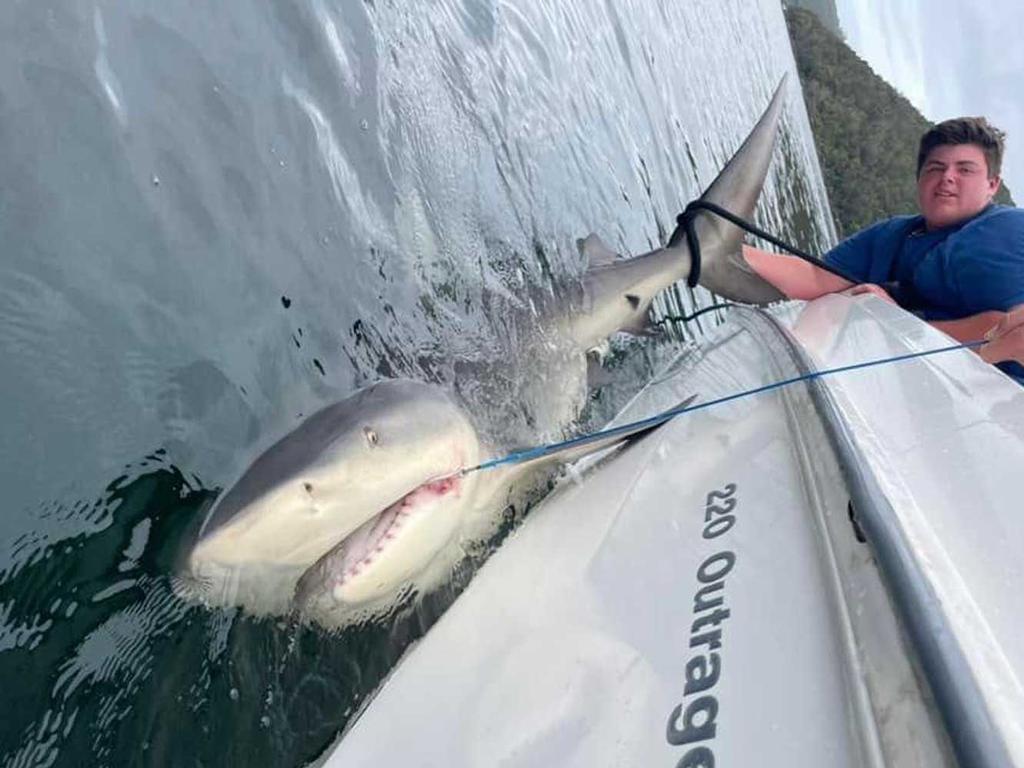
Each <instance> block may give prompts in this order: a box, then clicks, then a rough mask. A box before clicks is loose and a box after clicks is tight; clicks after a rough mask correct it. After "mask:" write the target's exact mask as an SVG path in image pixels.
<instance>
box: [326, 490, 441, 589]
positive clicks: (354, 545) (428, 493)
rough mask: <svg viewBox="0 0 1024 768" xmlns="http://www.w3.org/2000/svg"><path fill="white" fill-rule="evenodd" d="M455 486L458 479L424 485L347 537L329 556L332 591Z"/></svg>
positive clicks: (362, 569)
mask: <svg viewBox="0 0 1024 768" xmlns="http://www.w3.org/2000/svg"><path fill="white" fill-rule="evenodd" d="M458 485H459V480H458V478H457V477H455V476H452V477H445V478H441V479H440V480H434V481H432V482H429V483H425V484H424V485H421V486H419V487H418V488H416V489H415V490H413V491H411V492H410V493H408V494H406V495H405V496H403V497H402V498H401V499H399V500H398V501H397V502H395V503H394V504H392V505H391V506H390V507H388V508H387V509H385V510H384V511H383V512H381V513H380V514H379V515H377V516H376V517H373V518H371V519H370V520H367V521H366V522H365V523H363V525H361V526H360V527H359V528H358V529H356V530H355V531H353V532H352V533H351V534H350V535H349V536H347V537H346V538H345V540H344V541H343V542H342V543H341V544H340V545H339V547H338V549H337V550H335V552H334V553H333V555H332V557H331V559H332V560H334V562H333V563H331V565H332V566H340V567H335V568H332V570H334V571H335V573H337V574H339V575H338V576H337V577H336V580H335V584H334V586H335V589H337V588H339V587H341V586H343V585H344V584H345V583H346V582H347V581H349V580H350V579H352V578H354V577H356V576H358V575H359V574H360V573H362V572H363V571H364V570H365V569H366V568H368V567H369V566H370V565H372V564H373V562H374V561H375V560H376V559H377V557H378V556H379V555H380V554H381V553H382V552H383V551H384V550H385V549H387V547H388V544H389V543H390V542H391V541H392V540H393V539H395V538H396V537H397V536H398V534H399V533H400V532H401V529H402V527H403V526H404V525H405V523H406V522H408V520H409V519H410V518H411V517H412V516H414V515H415V514H416V513H417V512H418V511H419V508H420V507H421V506H422V505H423V504H424V503H425V502H428V501H431V500H434V499H436V498H438V497H440V496H444V495H445V494H447V493H449V492H451V491H453V490H455V489H456V488H457V487H458ZM339 560H340V562H339Z"/></svg>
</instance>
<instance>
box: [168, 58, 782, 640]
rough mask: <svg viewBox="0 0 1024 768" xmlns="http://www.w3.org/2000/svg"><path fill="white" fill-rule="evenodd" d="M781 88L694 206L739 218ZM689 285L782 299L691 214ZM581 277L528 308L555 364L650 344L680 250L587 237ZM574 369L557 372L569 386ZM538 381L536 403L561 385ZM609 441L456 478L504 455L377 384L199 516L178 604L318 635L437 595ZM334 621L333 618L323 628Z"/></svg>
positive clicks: (756, 182) (725, 229)
mask: <svg viewBox="0 0 1024 768" xmlns="http://www.w3.org/2000/svg"><path fill="white" fill-rule="evenodd" d="M785 87H786V78H785V77H784V78H783V80H782V81H781V82H780V83H779V85H778V88H777V89H776V90H775V93H774V95H773V96H772V98H771V100H770V102H769V104H768V107H767V108H766V110H765V111H764V113H763V115H762V116H761V118H760V119H759V120H758V122H757V123H756V125H755V126H754V128H753V129H752V131H751V132H750V134H749V136H748V137H747V138H746V140H745V141H744V142H743V143H742V145H741V146H740V147H739V149H738V150H737V151H736V153H735V154H734V155H733V157H732V158H731V159H730V160H729V162H728V163H727V164H726V165H725V167H724V168H723V169H722V170H721V172H720V173H719V175H718V176H717V177H716V178H715V180H714V181H713V182H712V184H711V185H710V186H709V187H708V188H707V190H706V191H705V192H704V194H703V195H702V197H701V199H702V200H706V201H709V202H713V203H716V204H717V205H720V206H722V207H724V208H726V209H728V210H730V211H732V212H733V213H736V214H738V215H739V216H742V217H744V218H750V217H751V216H752V215H753V213H754V209H755V207H756V204H757V200H758V198H759V196H760V193H761V189H762V187H763V185H764V181H765V178H766V175H767V172H768V168H769V165H770V163H771V159H772V155H773V151H774V146H775V142H776V135H777V133H778V124H779V122H780V116H781V113H782V109H783V104H784V92H785ZM695 227H696V231H697V235H698V237H699V239H700V243H701V254H702V270H701V274H702V281H701V282H702V284H703V285H705V286H706V287H708V288H710V289H711V290H712V291H714V292H716V293H719V294H722V295H726V296H729V297H731V298H735V299H737V300H742V301H748V302H750V303H767V302H770V301H773V300H775V299H779V298H782V297H781V295H780V294H778V292H777V291H775V289H774V288H773V287H772V286H770V285H769V284H768V283H766V282H764V281H763V280H761V279H760V278H759V277H758V276H757V275H756V273H754V272H753V271H752V270H751V269H750V268H749V267H748V266H747V265H746V262H745V261H743V259H742V256H741V255H740V248H741V243H742V240H743V235H744V233H743V231H742V230H741V229H740V228H739V227H737V226H735V225H734V224H731V223H729V222H727V221H725V220H723V219H720V218H717V217H712V216H711V215H709V214H707V213H700V214H698V216H697V218H696V219H695ZM579 247H580V249H581V251H582V252H583V255H584V257H585V258H586V259H587V260H588V262H589V267H588V268H587V270H586V272H585V273H584V275H583V276H582V278H581V279H580V280H579V282H578V284H576V285H574V286H573V287H572V289H571V291H570V293H571V296H570V300H569V301H566V302H565V304H566V306H567V307H569V309H566V310H565V311H563V312H561V313H560V312H559V311H558V309H557V307H556V308H544V310H543V314H542V317H541V319H540V323H541V324H546V325H547V326H548V327H550V328H552V329H553V331H554V333H555V334H556V335H557V336H558V337H559V338H561V339H562V340H564V343H565V349H567V350H568V357H569V358H570V359H572V360H578V361H584V360H585V357H586V354H587V352H588V351H589V350H592V349H594V348H596V347H598V346H599V345H601V344H602V343H604V342H605V341H606V340H607V339H608V338H609V337H610V336H611V335H613V334H615V333H617V332H627V333H634V334H641V333H648V332H650V328H651V325H650V321H649V315H650V309H651V303H652V301H653V300H654V299H655V297H656V296H657V295H658V294H659V293H661V292H662V291H664V290H665V289H666V288H668V287H669V286H671V285H673V284H674V283H676V282H678V281H680V280H685V279H686V278H687V277H688V275H689V274H690V271H691V269H692V267H693V257H692V255H691V253H690V250H689V248H688V246H687V243H686V238H682V237H678V236H673V237H672V238H670V239H669V241H668V242H667V243H666V244H665V245H664V246H662V247H659V248H656V249H654V250H652V251H650V252H648V253H645V254H643V255H640V256H636V257H633V258H623V257H621V256H620V255H619V254H617V253H616V252H614V251H613V250H612V249H611V248H609V247H608V246H607V245H605V244H604V243H603V242H602V241H601V239H600V238H599V237H598V236H596V235H590V236H588V237H587V238H585V239H583V240H581V241H580V242H579ZM580 370H582V371H584V374H583V375H584V376H585V363H584V364H583V365H581V366H572V365H570V366H568V367H565V368H564V371H563V375H566V376H577V375H579V373H578V371H580ZM563 384H564V383H563V382H553V385H555V386H552V389H553V390H557V391H569V390H571V389H572V387H571V386H563ZM649 429H650V428H649V427H648V428H644V429H639V430H637V431H636V433H634V434H630V433H628V432H627V433H622V434H616V435H615V436H614V437H609V438H607V439H603V440H593V441H589V442H587V443H585V444H583V445H580V444H573V445H569V446H567V447H566V448H564V449H563V450H561V451H555V452H552V453H549V454H548V455H545V456H543V457H540V458H536V459H532V460H529V461H522V462H513V463H507V464H502V465H500V466H497V467H495V468H492V469H487V470H482V471H473V472H467V471H466V469H467V468H471V467H475V466H477V465H478V464H479V463H480V462H481V461H482V460H483V459H485V458H487V457H489V456H495V455H500V454H502V453H503V452H504V451H505V450H508V446H500V445H492V444H490V443H488V441H487V440H485V439H484V438H482V437H481V435H480V431H479V430H478V428H477V426H476V425H475V423H474V419H473V418H472V417H471V415H470V414H469V413H468V412H467V411H466V409H465V408H464V407H463V405H462V404H461V403H460V401H459V399H458V398H457V397H456V396H455V395H454V394H453V393H452V392H450V391H448V390H447V389H445V388H444V387H442V386H439V385H435V384H431V383H426V382H420V381H413V380H406V379H388V380H383V381H380V382H377V383H375V384H373V385H371V386H368V387H365V388H363V389H360V390H358V391H356V392H355V393H353V394H352V395H350V396H349V397H347V398H345V399H343V400H341V401H339V402H336V403H333V404H331V405H328V406H327V407H325V408H323V409H321V410H320V411H318V412H316V413H314V414H313V415H311V416H309V417H308V418H307V419H306V420H305V421H303V422H302V423H301V424H300V425H299V426H298V427H296V428H295V429H294V430H292V431H291V432H289V433H288V434H286V435H284V436H283V437H281V438H280V439H279V440H277V441H276V442H275V443H273V444H272V445H271V446H270V447H269V448H267V449H266V450H265V451H263V452H262V453H261V454H260V455H258V456H257V457H256V458H255V460H254V461H253V462H252V463H251V464H250V465H249V466H248V467H247V468H246V469H245V470H244V472H243V473H242V474H241V475H240V477H239V478H238V479H237V481H235V482H234V483H233V484H232V485H230V486H229V487H228V489H227V490H226V491H225V492H224V493H222V494H221V495H220V496H219V497H218V499H217V500H216V501H215V502H214V504H213V506H212V508H211V509H210V511H209V513H208V514H207V516H206V518H205V520H204V521H203V523H202V525H201V528H200V529H199V532H198V535H197V536H196V537H195V539H194V541H192V542H191V543H190V546H189V547H188V549H187V552H186V554H185V557H184V565H183V569H184V571H185V573H184V574H183V576H185V577H186V578H184V579H181V580H179V582H180V583H181V584H186V585H188V586H187V587H186V591H187V592H188V594H189V596H190V597H195V598H198V599H199V600H201V601H202V602H204V603H206V604H207V605H210V606H224V607H228V606H241V607H242V608H244V609H247V610H249V611H250V612H253V613H256V614H278V615H299V616H301V617H302V618H304V619H310V620H313V621H317V622H319V623H321V624H325V625H337V624H339V623H341V624H343V623H346V622H347V621H348V620H351V617H364V616H372V615H374V614H375V613H379V612H380V611H383V610H386V609H387V608H388V607H389V606H394V605H395V604H396V602H397V601H398V600H399V599H400V598H401V596H402V595H407V594H409V593H410V592H418V593H424V592H427V591H429V590H430V589H432V588H434V587H435V586H437V585H439V584H441V583H442V582H443V581H444V579H445V578H446V575H447V574H450V573H451V569H452V568H453V566H454V565H455V563H456V562H457V561H458V559H459V558H460V557H461V556H463V555H464V552H465V548H466V546H467V542H474V541H483V540H486V538H487V537H488V536H489V535H490V534H491V533H493V531H494V530H495V529H496V527H497V524H498V521H499V520H500V513H501V512H502V511H503V510H504V509H505V508H507V506H508V504H509V503H510V502H511V500H512V499H514V498H516V497H517V494H520V493H522V492H523V491H522V489H524V488H529V487H531V483H534V484H535V483H536V478H537V477H538V476H544V473H545V472H547V473H548V474H547V476H548V477H550V470H551V469H552V467H557V466H558V465H560V464H565V463H568V462H570V461H573V460H576V459H578V458H580V457H581V456H582V455H584V454H587V453H592V452H595V451H600V450H604V449H608V448H611V447H613V446H620V445H622V444H623V443H624V442H625V441H628V440H631V439H637V438H639V437H640V436H642V434H644V433H645V432H646V431H649ZM339 617H349V618H347V619H346V618H339Z"/></svg>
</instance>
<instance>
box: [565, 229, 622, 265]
mask: <svg viewBox="0 0 1024 768" xmlns="http://www.w3.org/2000/svg"><path fill="white" fill-rule="evenodd" d="M576 245H577V247H578V248H579V249H580V254H581V255H582V256H583V258H584V259H586V260H587V264H588V266H590V267H606V266H608V265H609V264H614V263H615V262H616V261H618V260H619V259H620V258H622V257H621V256H619V254H617V253H616V252H615V251H613V250H612V249H611V248H609V247H608V246H607V245H605V243H604V241H603V240H602V239H601V238H600V237H598V236H597V235H596V234H594V233H593V232H591V233H590V234H589V235H587V236H586V238H585V239H583V240H577V241H576Z"/></svg>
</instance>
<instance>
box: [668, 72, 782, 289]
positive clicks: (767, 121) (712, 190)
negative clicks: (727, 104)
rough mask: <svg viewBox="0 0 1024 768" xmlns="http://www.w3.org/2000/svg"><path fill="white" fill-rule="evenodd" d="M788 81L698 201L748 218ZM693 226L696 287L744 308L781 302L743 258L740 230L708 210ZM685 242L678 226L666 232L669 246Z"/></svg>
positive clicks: (763, 174) (767, 160)
mask: <svg viewBox="0 0 1024 768" xmlns="http://www.w3.org/2000/svg"><path fill="white" fill-rule="evenodd" d="M788 78H789V75H788V74H786V75H783V77H782V80H781V81H780V82H779V85H778V87H777V88H776V89H775V95H774V96H772V100H771V102H770V103H769V104H768V108H767V109H766V110H765V111H764V114H763V115H761V119H760V120H758V121H757V124H756V125H755V126H754V129H753V130H752V131H751V132H750V135H749V136H747V138H746V140H745V141H744V142H743V144H742V145H741V146H740V148H739V149H738V150H736V154H734V155H733V156H732V159H731V160H729V162H728V163H726V165H725V167H724V168H723V169H722V171H721V173H719V174H718V177H717V178H716V179H715V180H714V181H713V182H712V183H711V186H709V187H708V188H707V190H706V191H705V192H704V194H703V195H701V198H700V199H701V200H704V201H707V202H710V203H715V204H716V205H718V206H721V207H722V208H725V209H726V210H728V211H730V212H732V213H734V214H736V215H737V216H740V217H742V218H744V219H747V220H750V219H751V217H752V216H753V214H754V209H755V208H756V206H757V200H758V198H759V197H760V195H761V189H762V187H764V181H765V177H766V176H767V175H768V166H769V165H771V160H772V154H773V153H774V149H775V139H776V136H777V134H778V126H779V119H780V117H781V114H782V107H783V104H784V102H785V98H784V96H785V91H786V81H787V80H788ZM695 226H696V232H697V236H698V238H699V239H700V251H701V270H700V284H701V285H703V286H704V287H705V288H707V289H708V290H710V291H712V292H714V293H716V294H718V295H719V296H723V297H724V298H727V299H732V300H734V301H742V302H745V303H750V304H767V303H770V302H772V301H778V300H780V299H783V298H785V297H784V296H783V295H782V294H781V293H780V292H779V291H778V290H777V289H776V288H775V287H774V286H773V285H771V284H770V283H768V282H766V281H765V280H763V279H762V278H761V277H759V276H758V275H757V273H756V272H754V271H753V270H752V269H751V268H750V266H749V265H748V264H747V262H746V261H745V260H744V259H743V256H742V254H741V244H742V242H743V236H744V232H743V230H742V229H740V228H739V227H737V226H736V225H735V224H732V223H730V222H728V221H726V220H725V219H723V218H722V217H721V216H716V215H714V214H712V213H709V212H702V213H700V214H698V215H697V218H696V220H695ZM685 241H686V235H685V233H684V232H683V230H682V228H681V227H680V228H679V229H677V230H676V231H675V232H674V233H673V234H672V237H671V239H670V240H669V246H670V247H671V246H675V245H680V244H683V243H685Z"/></svg>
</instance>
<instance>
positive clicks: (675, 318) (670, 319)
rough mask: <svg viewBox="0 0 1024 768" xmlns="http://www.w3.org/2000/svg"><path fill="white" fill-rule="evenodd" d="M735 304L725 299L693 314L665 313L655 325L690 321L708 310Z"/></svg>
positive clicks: (726, 307)
mask: <svg viewBox="0 0 1024 768" xmlns="http://www.w3.org/2000/svg"><path fill="white" fill-rule="evenodd" d="M735 306H736V304H734V303H733V302H731V301H723V302H719V303H718V304H712V305H710V306H707V307H703V308H701V309H698V310H697V311H696V312H693V313H692V314H689V315H665V316H664V317H663V318H661V319H660V320H656V321H655V322H654V325H662V324H664V323H688V322H690V321H691V320H694V319H696V318H698V317H700V316H701V315H703V314H704V313H706V312H713V311H714V310H716V309H729V308H730V307H735Z"/></svg>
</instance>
